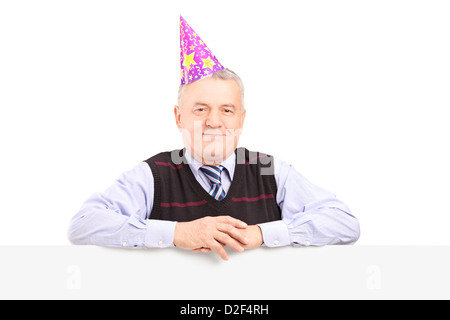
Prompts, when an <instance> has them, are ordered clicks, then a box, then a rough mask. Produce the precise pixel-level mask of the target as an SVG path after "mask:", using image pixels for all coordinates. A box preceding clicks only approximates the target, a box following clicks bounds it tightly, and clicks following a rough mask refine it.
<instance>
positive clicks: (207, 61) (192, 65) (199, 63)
mask: <svg viewBox="0 0 450 320" xmlns="http://www.w3.org/2000/svg"><path fill="white" fill-rule="evenodd" d="M180 63H181V84H182V85H185V84H189V83H191V82H193V81H196V80H199V79H201V78H203V77H205V76H207V75H209V74H212V73H214V72H217V71H220V70H223V69H224V67H223V66H222V65H221V64H220V62H219V61H218V60H217V58H216V56H215V55H214V54H213V53H212V52H211V50H210V49H209V48H208V47H207V46H206V44H205V42H204V41H203V40H202V39H200V37H199V35H198V34H197V33H196V32H195V31H194V30H193V29H192V27H191V26H190V25H189V24H188V23H187V22H186V20H185V19H184V18H183V17H182V16H180Z"/></svg>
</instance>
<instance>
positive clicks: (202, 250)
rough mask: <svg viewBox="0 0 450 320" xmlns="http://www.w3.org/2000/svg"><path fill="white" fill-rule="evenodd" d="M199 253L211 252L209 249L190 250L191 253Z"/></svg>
mask: <svg viewBox="0 0 450 320" xmlns="http://www.w3.org/2000/svg"><path fill="white" fill-rule="evenodd" d="M199 251H201V252H203V253H208V252H210V251H211V249H210V248H203V247H202V248H197V249H192V252H199Z"/></svg>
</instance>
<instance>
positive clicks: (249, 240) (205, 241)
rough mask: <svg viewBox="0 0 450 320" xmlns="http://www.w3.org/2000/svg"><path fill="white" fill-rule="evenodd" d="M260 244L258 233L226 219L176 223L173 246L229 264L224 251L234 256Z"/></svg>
mask: <svg viewBox="0 0 450 320" xmlns="http://www.w3.org/2000/svg"><path fill="white" fill-rule="evenodd" d="M262 242H263V239H262V234H261V229H260V228H259V227H258V226H256V225H253V226H249V225H247V224H246V223H245V222H242V221H241V220H238V219H235V218H232V217H229V216H219V217H204V218H201V219H197V220H194V221H190V222H178V223H177V224H176V226H175V236H174V240H173V243H174V245H175V246H177V247H179V248H182V249H189V250H193V251H195V252H198V251H201V252H210V251H213V252H215V253H217V254H218V255H219V256H220V257H221V258H222V259H223V260H228V255H227V252H226V251H225V249H224V247H225V246H227V247H230V248H232V249H233V250H235V251H237V252H244V250H245V249H254V248H257V247H260V246H261V244H262Z"/></svg>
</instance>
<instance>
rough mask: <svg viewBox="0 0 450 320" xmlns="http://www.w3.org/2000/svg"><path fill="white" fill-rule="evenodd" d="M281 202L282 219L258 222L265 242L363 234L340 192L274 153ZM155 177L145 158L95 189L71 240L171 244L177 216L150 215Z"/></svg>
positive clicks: (230, 164)
mask: <svg viewBox="0 0 450 320" xmlns="http://www.w3.org/2000/svg"><path fill="white" fill-rule="evenodd" d="M185 158H186V160H187V161H188V164H189V167H190V169H191V170H192V172H193V174H194V176H195V178H196V179H197V181H198V182H199V184H200V185H201V186H202V187H203V188H204V189H205V190H206V191H209V190H210V188H211V181H210V180H209V179H208V178H207V177H206V176H205V174H204V173H203V172H202V170H200V167H201V166H202V165H203V164H202V163H200V162H198V161H197V160H195V159H194V158H193V157H192V155H190V154H189V152H187V151H186V153H185ZM273 159H274V161H273V166H274V175H275V180H276V183H277V188H278V192H277V197H276V200H277V203H278V205H279V207H280V209H281V218H282V219H281V220H279V221H272V222H267V223H261V224H258V226H259V227H260V228H261V231H262V235H263V241H264V245H265V246H268V247H279V246H286V245H292V246H310V245H314V246H322V245H329V244H353V243H355V242H356V241H357V240H358V238H359V222H358V220H357V219H356V218H355V217H354V216H353V215H352V214H351V212H350V210H349V208H348V207H347V206H346V205H345V204H344V203H343V202H341V201H340V200H338V199H337V198H336V197H335V195H333V194H332V193H330V192H328V191H325V190H323V189H321V188H319V187H317V186H315V185H313V184H312V183H311V182H309V181H308V180H307V179H306V178H305V177H303V176H302V175H301V174H300V173H298V172H297V171H296V170H295V169H294V167H293V166H292V165H288V164H287V163H285V162H283V161H281V160H279V159H278V158H276V157H274V158H273ZM235 160H236V154H235V153H232V155H231V156H229V157H228V158H227V159H226V160H225V161H223V162H222V163H221V165H222V166H224V168H225V169H226V170H222V173H221V179H222V186H223V188H224V190H225V192H228V190H229V188H230V185H231V183H232V180H233V176H234V171H235V166H236V161H235ZM153 194H154V180H153V174H152V171H151V169H150V167H149V165H148V164H147V163H146V162H142V163H140V164H138V165H137V166H135V167H134V168H133V169H131V170H129V171H127V172H124V173H123V174H122V175H121V176H120V177H119V178H118V179H117V180H116V181H115V182H114V183H113V184H112V185H111V186H110V187H109V188H107V189H106V190H105V191H104V192H101V193H100V192H99V193H95V194H93V195H92V196H91V197H90V198H89V199H87V201H86V202H85V203H84V204H83V205H82V207H81V209H80V210H79V212H78V213H77V214H76V215H75V216H74V217H73V219H72V221H71V223H70V226H69V230H68V236H69V240H70V241H71V242H72V243H73V244H93V245H100V246H108V247H136V248H155V247H159V248H164V247H172V246H174V245H173V238H174V233H175V224H176V222H175V221H164V220H154V219H149V218H150V214H151V211H152V207H153Z"/></svg>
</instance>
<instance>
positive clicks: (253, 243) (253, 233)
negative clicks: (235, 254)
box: [240, 225, 264, 250]
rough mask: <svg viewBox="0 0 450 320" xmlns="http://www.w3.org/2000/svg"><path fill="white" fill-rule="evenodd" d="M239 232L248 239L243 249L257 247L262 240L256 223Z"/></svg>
mask: <svg viewBox="0 0 450 320" xmlns="http://www.w3.org/2000/svg"><path fill="white" fill-rule="evenodd" d="M240 232H242V233H243V234H244V236H245V237H246V238H247V239H248V243H247V244H246V245H245V246H244V249H245V250H248V249H256V248H259V247H261V245H262V244H263V242H264V240H263V236H262V232H261V228H260V227H259V226H257V225H252V226H248V227H247V228H246V229H241V230H240Z"/></svg>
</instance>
